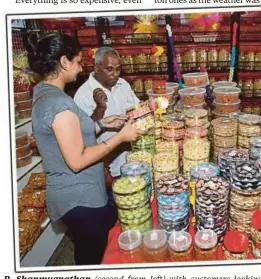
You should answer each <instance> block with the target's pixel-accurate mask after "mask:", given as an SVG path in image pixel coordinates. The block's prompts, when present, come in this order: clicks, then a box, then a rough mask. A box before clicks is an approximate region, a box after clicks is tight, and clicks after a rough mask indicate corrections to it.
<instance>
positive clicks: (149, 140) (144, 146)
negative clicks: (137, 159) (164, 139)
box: [131, 129, 155, 154]
mask: <svg viewBox="0 0 261 279" xmlns="http://www.w3.org/2000/svg"><path fill="white" fill-rule="evenodd" d="M131 147H132V151H138V150H144V151H147V152H150V153H151V154H154V153H155V135H154V130H153V129H150V130H149V131H148V132H147V133H146V134H144V135H141V136H140V137H139V138H138V139H137V140H136V141H134V142H132V144H131Z"/></svg>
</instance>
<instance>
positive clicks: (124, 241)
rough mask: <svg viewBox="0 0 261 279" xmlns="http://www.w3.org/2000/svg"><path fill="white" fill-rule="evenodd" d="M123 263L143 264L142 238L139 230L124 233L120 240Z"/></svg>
mask: <svg viewBox="0 0 261 279" xmlns="http://www.w3.org/2000/svg"><path fill="white" fill-rule="evenodd" d="M118 245H119V250H120V259H121V263H141V262H142V261H143V252H142V236H141V233H140V232H139V231H137V230H127V231H124V232H122V233H121V234H120V235H119V238H118Z"/></svg>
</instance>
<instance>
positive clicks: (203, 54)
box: [197, 49, 208, 68]
mask: <svg viewBox="0 0 261 279" xmlns="http://www.w3.org/2000/svg"><path fill="white" fill-rule="evenodd" d="M207 61H208V54H207V49H199V50H198V51H197V67H200V66H203V67H205V68H206V67H207Z"/></svg>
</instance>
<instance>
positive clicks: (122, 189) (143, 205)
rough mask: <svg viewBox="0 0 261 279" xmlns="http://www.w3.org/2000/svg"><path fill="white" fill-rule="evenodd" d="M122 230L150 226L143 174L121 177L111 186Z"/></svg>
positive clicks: (147, 195) (147, 198) (148, 205)
mask: <svg viewBox="0 0 261 279" xmlns="http://www.w3.org/2000/svg"><path fill="white" fill-rule="evenodd" d="M112 191H113V195H114V200H115V202H116V205H117V208H118V213H119V219H120V224H121V229H122V231H125V230H129V229H137V230H139V231H140V232H141V233H144V232H146V231H148V230H150V229H151V228H152V217H151V207H150V200H149V194H148V191H147V185H146V181H145V178H144V176H135V177H130V176H126V177H121V178H119V179H117V180H116V181H115V182H114V183H113V186H112Z"/></svg>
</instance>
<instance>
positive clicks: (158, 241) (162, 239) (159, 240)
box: [143, 230, 167, 249]
mask: <svg viewBox="0 0 261 279" xmlns="http://www.w3.org/2000/svg"><path fill="white" fill-rule="evenodd" d="M143 243H144V245H145V246H146V247H147V248H149V249H160V248H162V247H163V246H164V245H165V244H166V243H167V234H166V232H165V231H164V230H150V231H147V232H146V233H145V235H144V237H143Z"/></svg>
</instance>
